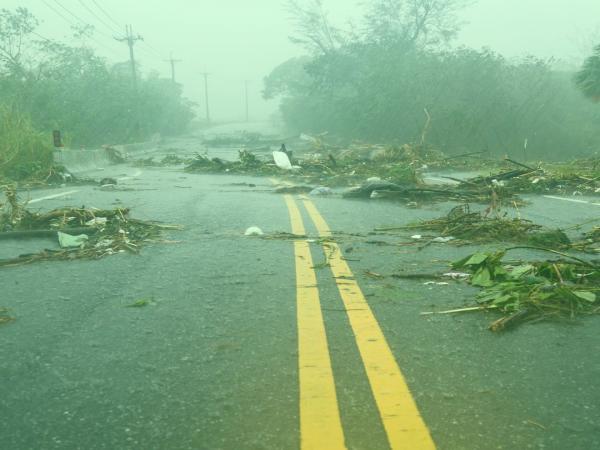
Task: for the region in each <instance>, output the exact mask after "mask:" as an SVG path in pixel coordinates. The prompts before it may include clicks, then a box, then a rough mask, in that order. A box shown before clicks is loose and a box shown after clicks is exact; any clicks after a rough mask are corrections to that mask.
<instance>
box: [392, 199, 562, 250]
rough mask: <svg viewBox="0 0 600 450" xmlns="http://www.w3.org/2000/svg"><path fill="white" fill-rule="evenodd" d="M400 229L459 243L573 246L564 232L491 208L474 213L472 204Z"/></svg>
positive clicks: (457, 207)
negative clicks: (503, 213)
mask: <svg viewBox="0 0 600 450" xmlns="http://www.w3.org/2000/svg"><path fill="white" fill-rule="evenodd" d="M490 215H491V217H490ZM400 229H404V230H415V229H418V230H424V231H432V232H435V234H436V235H438V236H443V237H452V238H454V239H455V241H453V242H456V243H461V242H464V241H469V242H476V243H484V242H495V241H500V242H502V241H504V242H518V243H529V244H532V245H543V246H549V247H552V248H563V247H565V246H568V245H569V244H570V241H569V238H568V237H567V235H566V234H565V233H564V232H563V231H561V230H547V229H544V228H543V227H542V226H541V225H538V224H535V223H533V222H531V221H529V220H525V219H521V218H510V217H507V216H506V215H504V216H499V215H497V214H494V213H492V212H491V211H490V209H487V210H485V211H482V212H472V211H471V210H470V207H469V205H468V204H464V205H459V206H456V207H454V208H452V209H451V210H450V212H449V213H448V214H447V215H446V216H443V217H439V218H437V219H432V220H424V221H421V222H419V223H417V224H413V225H407V226H405V227H401V228H400Z"/></svg>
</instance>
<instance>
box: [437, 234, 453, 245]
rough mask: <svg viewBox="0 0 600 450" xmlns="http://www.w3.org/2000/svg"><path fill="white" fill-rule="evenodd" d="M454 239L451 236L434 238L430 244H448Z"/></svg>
mask: <svg viewBox="0 0 600 450" xmlns="http://www.w3.org/2000/svg"><path fill="white" fill-rule="evenodd" d="M454 239H455V238H453V237H452V236H447V237H441V236H440V237H436V238H435V239H433V240H432V242H438V243H440V244H445V243H446V242H450V241H453V240H454Z"/></svg>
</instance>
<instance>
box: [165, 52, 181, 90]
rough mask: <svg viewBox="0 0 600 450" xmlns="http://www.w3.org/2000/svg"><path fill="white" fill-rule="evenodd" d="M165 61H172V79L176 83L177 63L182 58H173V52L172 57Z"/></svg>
mask: <svg viewBox="0 0 600 450" xmlns="http://www.w3.org/2000/svg"><path fill="white" fill-rule="evenodd" d="M165 62H168V63H171V81H173V84H175V63H178V62H181V60H180V59H173V53H172V52H171V58H169V59H167V60H166V61H165Z"/></svg>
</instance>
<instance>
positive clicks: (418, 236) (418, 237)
mask: <svg viewBox="0 0 600 450" xmlns="http://www.w3.org/2000/svg"><path fill="white" fill-rule="evenodd" d="M410 238H411V239H416V240H419V239H423V236H421V235H420V234H414V235H412V236H411V237H410Z"/></svg>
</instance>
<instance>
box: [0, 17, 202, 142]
mask: <svg viewBox="0 0 600 450" xmlns="http://www.w3.org/2000/svg"><path fill="white" fill-rule="evenodd" d="M37 25H38V21H37V19H36V18H35V17H34V16H33V15H32V14H31V13H30V12H29V11H28V10H27V9H25V8H17V9H16V10H14V11H9V10H6V9H2V10H0V108H2V109H3V110H4V111H5V113H6V114H10V115H11V116H12V117H16V116H17V115H19V116H24V117H25V119H24V121H21V123H25V122H26V123H28V124H29V125H30V126H31V127H32V128H33V129H35V130H38V131H43V132H45V133H48V132H50V131H51V130H53V129H59V130H62V131H63V132H64V134H65V136H66V137H67V139H68V141H70V143H71V144H72V145H73V146H80V145H82V146H97V145H100V144H108V143H123V142H131V141H138V140H143V139H146V138H148V137H149V136H150V135H152V134H154V133H162V134H178V133H181V132H183V131H184V130H185V129H186V127H187V126H188V124H189V123H190V121H191V120H192V118H193V117H194V113H193V104H192V103H191V102H189V101H188V100H186V99H185V98H183V96H182V92H181V86H180V85H178V84H174V83H172V82H171V80H170V79H164V78H160V77H159V76H158V75H156V74H150V75H148V76H143V75H142V74H141V73H140V74H138V83H137V89H135V88H134V84H133V82H132V75H131V71H130V69H129V65H128V63H120V64H115V65H110V64H109V63H108V62H107V61H106V60H105V59H103V58H101V57H99V56H98V55H96V54H95V52H94V50H93V49H92V48H90V47H89V46H87V45H86V44H85V41H86V35H88V34H89V32H90V30H78V33H77V35H78V36H79V38H80V40H79V41H78V42H79V44H77V45H66V44H64V43H61V42H56V41H51V40H48V39H45V38H43V37H42V36H40V35H39V34H37V32H36V31H35V30H36V28H37ZM6 111H8V112H6ZM29 125H28V126H29ZM48 135H49V136H51V135H50V134H48ZM0 144H1V143H0Z"/></svg>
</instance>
